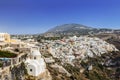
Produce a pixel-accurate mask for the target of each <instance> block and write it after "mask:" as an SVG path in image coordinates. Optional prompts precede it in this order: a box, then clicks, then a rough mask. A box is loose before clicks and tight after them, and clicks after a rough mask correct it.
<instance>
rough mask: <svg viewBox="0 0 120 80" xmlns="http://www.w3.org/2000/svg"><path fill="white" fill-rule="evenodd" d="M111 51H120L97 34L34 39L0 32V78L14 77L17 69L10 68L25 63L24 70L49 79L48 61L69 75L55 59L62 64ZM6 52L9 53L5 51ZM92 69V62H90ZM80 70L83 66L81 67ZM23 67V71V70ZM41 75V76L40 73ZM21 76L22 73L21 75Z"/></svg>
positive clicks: (14, 79)
mask: <svg viewBox="0 0 120 80" xmlns="http://www.w3.org/2000/svg"><path fill="white" fill-rule="evenodd" d="M113 51H119V50H118V49H117V48H116V47H115V46H114V45H113V44H110V43H108V42H106V41H104V40H102V39H100V38H97V37H89V36H79V37H77V36H72V37H69V38H65V37H64V38H63V39H58V40H42V42H37V41H36V40H35V39H34V38H27V39H25V40H23V39H18V38H17V37H12V38H11V35H10V34H8V33H0V79H1V80H16V79H17V78H15V76H13V75H15V74H16V73H15V72H14V71H13V73H12V72H11V71H12V70H13V68H14V67H15V66H20V65H21V64H22V66H23V65H24V69H26V73H27V75H29V76H32V77H34V78H35V79H36V80H38V79H44V80H52V77H51V75H50V72H49V70H48V69H47V64H51V66H52V67H58V68H61V70H62V71H63V72H65V73H66V74H68V76H71V74H70V73H69V72H67V71H66V70H65V69H64V68H63V67H60V66H59V64H56V63H55V61H56V59H58V60H60V61H61V64H62V65H63V64H66V63H68V64H70V65H72V66H75V64H74V63H73V62H74V61H75V60H79V62H82V61H85V60H86V59H87V58H89V57H90V58H93V57H96V56H101V55H102V54H106V53H109V52H113ZM5 54H8V55H9V56H8V55H5ZM89 70H92V65H90V66H89ZM81 72H83V71H82V69H81ZM24 73H25V70H24V71H23V73H22V72H21V74H24ZM43 75H44V76H43ZM23 76H24V75H23ZM23 76H22V75H20V76H18V79H21V80H27V79H28V78H29V77H28V76H27V77H23Z"/></svg>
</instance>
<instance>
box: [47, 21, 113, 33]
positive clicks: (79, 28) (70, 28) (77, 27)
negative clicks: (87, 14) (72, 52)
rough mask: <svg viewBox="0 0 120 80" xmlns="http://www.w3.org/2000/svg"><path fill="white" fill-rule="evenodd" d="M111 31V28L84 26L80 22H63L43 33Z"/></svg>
mask: <svg viewBox="0 0 120 80" xmlns="http://www.w3.org/2000/svg"><path fill="white" fill-rule="evenodd" d="M106 31H112V29H103V28H102V29H98V28H93V27H89V26H85V25H82V24H76V23H72V24H63V25H60V26H56V27H54V28H52V29H50V30H48V31H47V32H46V33H45V34H47V35H58V34H59V35H87V34H91V33H98V32H106Z"/></svg>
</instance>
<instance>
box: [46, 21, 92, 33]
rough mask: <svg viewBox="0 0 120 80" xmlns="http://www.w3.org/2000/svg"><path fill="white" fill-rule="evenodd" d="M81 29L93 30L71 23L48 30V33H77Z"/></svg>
mask: <svg viewBox="0 0 120 80" xmlns="http://www.w3.org/2000/svg"><path fill="white" fill-rule="evenodd" d="M81 29H93V28H92V27H88V26H85V25H81V24H75V23H72V24H63V25H60V26H56V27H55V28H53V29H50V30H48V32H65V31H73V30H74V31H77V30H81Z"/></svg>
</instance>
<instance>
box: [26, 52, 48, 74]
mask: <svg viewBox="0 0 120 80" xmlns="http://www.w3.org/2000/svg"><path fill="white" fill-rule="evenodd" d="M25 64H26V68H27V71H28V74H29V75H31V76H38V75H40V74H41V73H43V72H45V70H46V64H45V62H44V59H43V58H41V54H40V52H39V50H32V51H31V53H30V54H29V56H28V59H27V60H26V61H25Z"/></svg>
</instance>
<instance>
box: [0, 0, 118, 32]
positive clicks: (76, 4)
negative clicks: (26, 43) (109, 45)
mask: <svg viewBox="0 0 120 80" xmlns="http://www.w3.org/2000/svg"><path fill="white" fill-rule="evenodd" d="M68 23H78V24H83V25H86V26H91V27H94V28H112V29H120V0H0V32H7V33H10V34H37V33H44V32H45V31H47V30H49V29H51V28H53V27H55V26H57V25H62V24H68Z"/></svg>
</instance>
